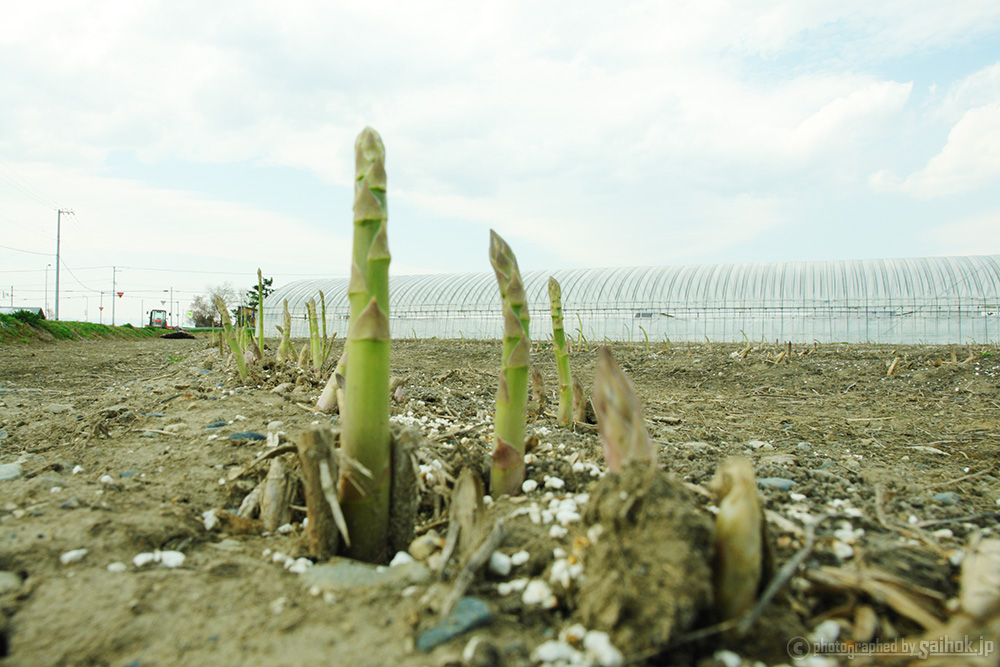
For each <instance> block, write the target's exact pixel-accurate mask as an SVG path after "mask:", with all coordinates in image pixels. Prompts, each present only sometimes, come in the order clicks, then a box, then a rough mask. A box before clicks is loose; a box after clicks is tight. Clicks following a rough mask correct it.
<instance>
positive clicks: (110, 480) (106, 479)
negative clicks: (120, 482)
mask: <svg viewBox="0 0 1000 667" xmlns="http://www.w3.org/2000/svg"><path fill="white" fill-rule="evenodd" d="M97 481H98V482H100V483H101V484H114V483H115V478H114V477H112V476H111V475H101V478H100V479H99V480H97Z"/></svg>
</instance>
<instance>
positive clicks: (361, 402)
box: [340, 128, 392, 561]
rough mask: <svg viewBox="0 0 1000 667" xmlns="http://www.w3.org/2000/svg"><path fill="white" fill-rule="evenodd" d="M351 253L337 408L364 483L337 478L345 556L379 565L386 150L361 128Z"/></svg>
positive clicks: (384, 435) (385, 513) (385, 416)
mask: <svg viewBox="0 0 1000 667" xmlns="http://www.w3.org/2000/svg"><path fill="white" fill-rule="evenodd" d="M354 147H355V168H356V180H355V188H354V252H353V259H352V262H351V282H350V286H349V287H348V298H349V299H350V303H351V324H350V328H349V329H348V335H347V347H348V349H349V350H350V355H349V356H348V357H347V368H346V371H345V379H346V385H345V388H344V405H341V406H340V411H341V419H342V423H343V433H342V441H341V446H342V447H343V450H344V453H345V454H346V455H347V456H348V457H349V458H350V459H354V460H355V461H357V462H358V463H360V464H361V465H362V466H363V467H364V468H365V469H367V470H368V471H369V473H370V477H368V476H364V477H361V476H353V477H351V476H349V474H342V475H341V480H340V496H341V505H342V507H343V510H344V516H345V519H346V520H347V527H348V532H349V534H350V535H351V548H350V552H349V553H350V555H352V556H353V557H355V558H358V559H361V560H367V561H378V560H382V559H383V558H384V556H385V552H386V549H387V547H388V528H389V488H390V481H391V480H390V472H389V470H390V468H389V459H390V450H391V434H390V431H389V352H390V349H391V344H392V340H391V338H390V335H389V260H390V255H389V243H388V234H387V228H386V221H387V217H388V215H387V208H386V196H385V187H386V177H385V148H384V146H383V145H382V139H381V137H379V135H378V133H377V132H375V130H373V129H371V128H365V129H364V130H363V131H362V132H361V134H360V135H359V136H358V139H357V142H356V143H355V146H354Z"/></svg>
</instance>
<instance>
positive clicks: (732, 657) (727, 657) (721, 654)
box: [712, 651, 743, 667]
mask: <svg viewBox="0 0 1000 667" xmlns="http://www.w3.org/2000/svg"><path fill="white" fill-rule="evenodd" d="M712 657H713V658H715V659H716V660H717V661H719V662H721V663H722V664H723V665H725V667H740V663H742V662H743V658H741V657H740V654H739V653H734V652H732V651H716V652H715V654H714V655H713V656H712Z"/></svg>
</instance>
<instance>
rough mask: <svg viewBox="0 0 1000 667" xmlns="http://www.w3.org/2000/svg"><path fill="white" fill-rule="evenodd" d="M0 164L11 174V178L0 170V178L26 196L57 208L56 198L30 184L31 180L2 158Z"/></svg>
mask: <svg viewBox="0 0 1000 667" xmlns="http://www.w3.org/2000/svg"><path fill="white" fill-rule="evenodd" d="M0 166H3V167H4V168H5V169H6V170H7V171H8V172H10V174H11V175H12V176H13V178H10V177H8V176H4V174H3V173H2V172H0V179H3V180H4V181H6V182H7V183H8V184H10V185H12V186H14V187H15V188H17V189H18V190H20V191H21V192H23V193H24V194H26V195H27V196H29V197H31V198H32V199H34V200H35V201H37V202H38V203H40V204H43V205H44V206H48V207H50V208H57V207H58V206H59V205H58V204H57V203H56V200H54V199H53V198H52V197H50V196H48V195H47V194H45V193H44V192H43V191H42V190H41V189H40V188H38V187H36V186H34V185H32V184H31V181H29V180H28V179H26V178H25V177H24V176H21V175H20V174H18V173H17V172H16V171H14V168H13V167H11V166H10V165H9V164H7V163H6V162H4V161H3V160H0ZM18 181H20V183H18Z"/></svg>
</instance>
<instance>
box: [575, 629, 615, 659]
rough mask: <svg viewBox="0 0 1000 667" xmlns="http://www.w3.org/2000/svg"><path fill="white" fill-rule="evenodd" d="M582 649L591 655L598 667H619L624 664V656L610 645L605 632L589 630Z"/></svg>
mask: <svg viewBox="0 0 1000 667" xmlns="http://www.w3.org/2000/svg"><path fill="white" fill-rule="evenodd" d="M583 648H584V649H586V650H587V653H588V654H590V655H592V656H593V657H594V659H595V660H596V661H597V664H598V665H600V667H620V666H621V665H624V664H625V656H624V655H622V652H621V651H619V650H618V649H617V648H615V646H614V645H613V644H612V643H611V637H610V636H609V635H608V633H606V632H602V631H600V630H591V631H590V632H588V633H587V634H586V636H584V638H583Z"/></svg>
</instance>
